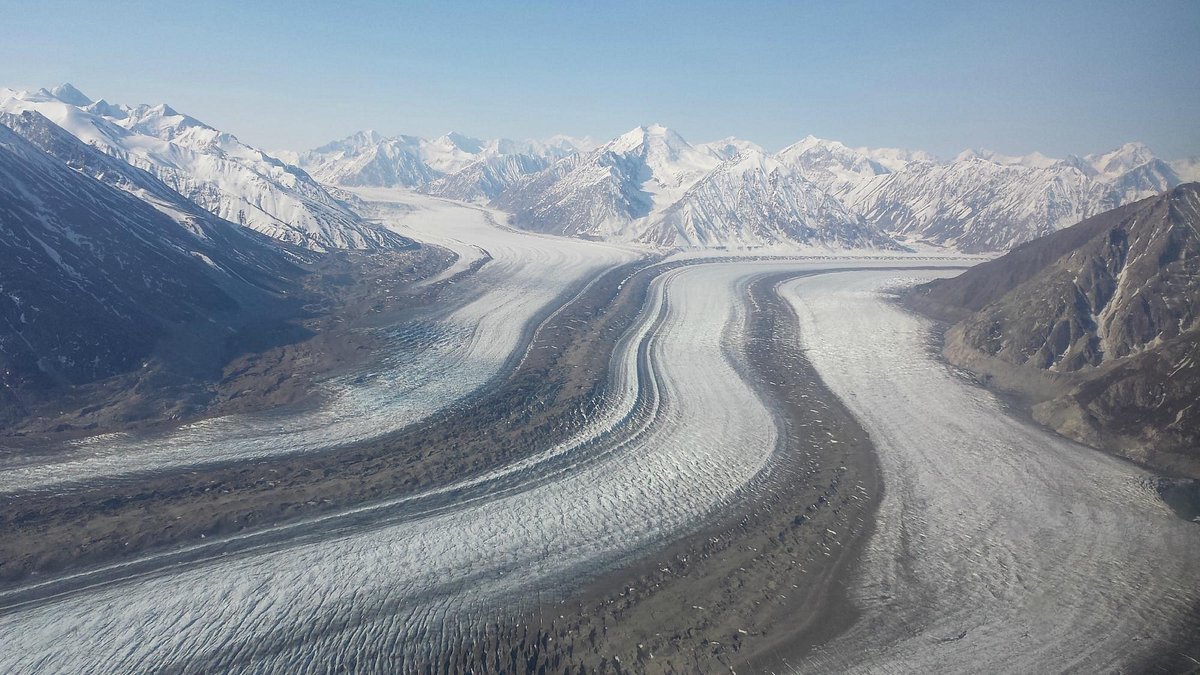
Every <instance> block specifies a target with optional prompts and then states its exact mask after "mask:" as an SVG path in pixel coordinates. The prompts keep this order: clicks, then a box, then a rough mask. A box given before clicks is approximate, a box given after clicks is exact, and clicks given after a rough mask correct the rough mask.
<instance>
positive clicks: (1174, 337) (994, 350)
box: [910, 183, 1200, 470]
mask: <svg viewBox="0 0 1200 675" xmlns="http://www.w3.org/2000/svg"><path fill="white" fill-rule="evenodd" d="M910 302H911V303H912V304H913V305H914V306H915V307H917V308H919V309H923V310H925V311H926V312H928V313H931V314H935V315H938V316H940V317H942V318H950V319H958V320H959V322H958V323H957V324H956V325H955V326H954V327H953V328H952V329H951V330H950V331H949V332H948V333H947V344H946V350H947V355H948V356H950V357H951V358H952V360H958V361H959V362H960V365H966V366H967V367H970V368H972V369H974V370H977V371H978V370H990V371H992V372H988V374H989V375H994V376H999V377H1001V378H1002V379H1004V380H1007V381H1008V382H1010V383H1018V382H1020V380H1021V378H1020V377H1017V376H1015V375H1014V372H1008V373H1005V372H1003V371H1004V370H1005V369H1006V367H1015V368H1017V369H1030V370H1034V371H1038V372H1044V373H1046V374H1047V375H1048V376H1049V379H1050V381H1052V382H1053V383H1054V386H1053V387H1052V388H1051V389H1050V391H1051V393H1049V394H1047V393H1046V391H1047V390H1046V389H1044V388H1043V389H1042V393H1041V394H1039V395H1035V400H1036V399H1042V400H1041V401H1040V402H1039V403H1038V405H1037V406H1036V407H1035V409H1034V412H1035V415H1037V416H1038V417H1039V418H1040V419H1042V420H1043V421H1045V422H1047V423H1050V424H1051V425H1053V426H1055V428H1057V429H1059V430H1060V431H1062V432H1063V433H1067V434H1068V435H1071V436H1074V437H1076V438H1079V439H1081V440H1085V441H1089V442H1092V443H1093V444H1098V445H1103V446H1105V447H1109V448H1112V449H1117V450H1123V451H1124V452H1125V454H1129V455H1131V456H1135V457H1138V458H1142V459H1152V460H1153V461H1156V462H1158V463H1160V464H1170V465H1175V464H1180V462H1182V464H1180V465H1183V464H1187V465H1188V466H1193V465H1194V466H1195V467H1196V468H1200V448H1198V447H1197V445H1198V444H1200V405H1197V403H1196V402H1197V400H1198V399H1200V184H1196V183H1190V184H1186V185H1181V186H1179V187H1177V188H1175V189H1173V190H1171V191H1170V192H1167V193H1164V194H1162V195H1160V196H1158V197H1153V198H1150V199H1146V200H1143V201H1140V202H1137V203H1135V204H1130V205H1128V206H1125V207H1122V208H1119V209H1115V210H1113V211H1109V212H1107V213H1104V214H1101V215H1099V216H1096V217H1094V218H1089V219H1088V220H1085V221H1083V222H1081V223H1079V224H1078V225H1075V226H1073V227H1070V228H1068V229H1066V230H1062V231H1060V232H1057V233H1055V234H1053V235H1050V236H1048V237H1044V238H1042V239H1038V240H1035V241H1033V242H1030V243H1028V244H1026V245H1024V246H1021V247H1018V248H1017V249H1015V250H1013V251H1012V252H1011V253H1009V254H1008V255H1005V256H1003V257H1001V258H998V259H996V260H993V261H990V262H988V263H985V264H982V265H979V266H978V267H975V268H973V269H971V270H968V271H967V272H965V273H963V274H962V275H961V276H959V277H957V278H955V279H947V280H943V281H938V282H934V283H932V284H927V285H925V286H924V287H920V288H918V289H917V290H916V291H915V293H914V295H913V296H912V297H911V298H910ZM981 357H982V358H981ZM1014 386H1016V387H1017V388H1021V385H1019V384H1015V385H1014ZM1172 453H1174V454H1181V455H1183V456H1185V457H1184V458H1183V459H1180V460H1179V462H1174V461H1167V460H1166V459H1164V457H1165V456H1169V455H1171V454H1172ZM1190 470H1191V469H1190Z"/></svg>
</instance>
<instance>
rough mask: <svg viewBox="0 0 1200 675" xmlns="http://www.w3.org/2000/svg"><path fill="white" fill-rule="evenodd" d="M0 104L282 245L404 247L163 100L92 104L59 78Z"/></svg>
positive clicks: (302, 176)
mask: <svg viewBox="0 0 1200 675" xmlns="http://www.w3.org/2000/svg"><path fill="white" fill-rule="evenodd" d="M0 111H4V112H9V113H14V114H19V113H22V112H26V111H36V112H38V113H40V114H42V115H43V116H45V117H46V118H48V119H50V120H51V121H53V122H54V123H55V124H57V125H58V126H60V127H62V128H63V129H65V130H66V131H68V132H69V133H71V134H72V135H74V136H75V137H77V138H78V139H80V140H81V141H83V142H84V143H87V144H89V145H92V146H94V147H96V148H98V149H100V150H102V151H103V152H105V153H107V154H109V155H111V156H113V157H116V158H118V159H120V160H122V161H124V162H127V163H129V164H130V165H132V166H134V167H137V168H139V169H143V170H145V171H147V172H149V173H150V174H152V175H153V176H155V177H156V178H158V179H159V180H161V181H162V182H163V183H166V184H167V185H168V186H169V187H170V188H171V189H172V190H174V191H176V192H178V193H179V194H181V195H183V196H184V197H186V198H187V199H188V200H190V201H192V202H194V203H196V204H198V205H200V206H201V207H203V208H204V209H206V210H207V211H209V212H211V213H213V214H215V215H217V216H219V217H221V218H223V219H225V220H229V221H232V222H235V223H238V224H240V225H244V226H246V227H249V228H251V229H253V230H256V231H258V232H261V233H263V234H266V235H268V236H270V237H273V238H275V239H279V240H282V241H285V242H288V243H290V244H294V245H298V246H303V247H305V248H308V249H311V250H315V251H325V250H329V249H373V248H389V247H402V246H407V245H409V244H410V242H408V240H406V239H404V238H402V237H399V236H397V235H395V234H393V233H391V232H388V231H386V230H383V229H381V228H378V227H376V226H374V225H372V224H371V223H368V222H367V221H365V220H363V219H361V218H360V217H359V216H358V215H356V214H355V213H354V212H352V211H351V210H350V209H349V208H347V207H346V206H345V205H344V204H342V203H341V202H339V201H338V200H337V199H335V198H334V197H332V196H331V195H330V194H329V193H328V192H327V191H326V190H325V189H324V188H323V187H322V186H321V185H320V184H319V183H317V182H316V181H315V180H313V179H312V178H311V177H310V176H309V175H308V174H307V173H305V172H304V171H303V170H301V169H298V168H296V167H294V166H290V165H288V164H285V163H284V162H282V161H280V160H279V159H276V158H275V157H272V156H270V155H268V154H267V153H265V152H263V151H261V150H257V149H255V148H252V147H250V146H248V145H246V144H244V143H242V142H240V141H239V140H238V139H237V138H236V137H234V136H233V135H231V134H228V133H224V132H221V131H219V130H217V129H214V128H212V127H210V126H208V125H206V124H204V123H202V122H200V121H198V120H196V119H195V118H192V117H189V116H187V115H183V114H180V113H178V112H176V111H175V110H173V109H171V108H170V107H169V106H166V105H157V106H148V105H139V106H136V107H129V106H124V105H114V104H111V103H108V102H106V101H103V100H100V101H92V100H91V99H89V98H88V97H87V96H85V95H84V94H82V93H81V92H79V90H78V89H75V88H74V87H72V86H70V85H62V86H60V87H56V88H55V89H54V90H53V91H47V90H45V89H41V90H38V91H35V92H27V91H14V90H11V89H0Z"/></svg>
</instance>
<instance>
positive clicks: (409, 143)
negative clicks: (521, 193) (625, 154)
mask: <svg viewBox="0 0 1200 675" xmlns="http://www.w3.org/2000/svg"><path fill="white" fill-rule="evenodd" d="M580 143H581V142H579V141H575V140H573V139H569V138H566V137H564V136H558V137H555V138H552V139H550V140H549V141H546V142H537V141H525V142H518V141H510V140H507V139H498V140H493V141H481V140H479V139H475V138H470V137H468V136H464V135H463V134H459V133H456V132H450V133H448V134H446V135H444V136H440V137H438V138H435V139H433V140H426V139H424V138H418V137H416V136H395V137H392V138H386V137H384V136H382V135H380V134H378V133H376V132H374V131H362V132H358V133H356V134H354V135H352V136H349V137H347V138H344V139H342V140H340V141H334V142H332V143H328V144H326V145H323V146H321V147H319V148H316V149H313V150H310V151H308V152H305V153H302V154H301V155H299V156H298V162H299V164H300V166H303V167H305V168H307V169H308V170H310V171H311V172H312V174H313V176H314V177H316V178H317V179H318V180H320V181H321V182H323V183H326V184H329V185H342V186H347V187H410V188H417V189H422V190H425V191H428V192H430V193H431V194H437V195H439V196H444V197H450V198H454V199H464V200H472V199H487V198H491V197H494V196H495V195H496V194H499V192H500V191H501V190H503V189H504V188H506V187H508V186H509V185H510V184H512V183H513V182H515V181H516V180H518V179H519V178H521V177H523V176H526V175H528V174H530V173H535V172H537V171H541V170H542V169H544V168H546V167H547V166H548V165H549V164H550V162H552V161H554V160H557V159H560V158H562V157H565V156H567V155H569V154H572V153H574V152H576V151H577V150H578V148H579V147H580Z"/></svg>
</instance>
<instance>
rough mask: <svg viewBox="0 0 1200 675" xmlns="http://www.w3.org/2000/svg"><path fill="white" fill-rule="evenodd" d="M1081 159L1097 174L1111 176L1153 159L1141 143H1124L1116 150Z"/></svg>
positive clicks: (1151, 154) (1148, 150) (1152, 155)
mask: <svg viewBox="0 0 1200 675" xmlns="http://www.w3.org/2000/svg"><path fill="white" fill-rule="evenodd" d="M1083 159H1084V161H1085V162H1087V163H1088V164H1090V165H1091V166H1092V168H1094V169H1095V170H1096V172H1097V173H1100V174H1103V175H1109V176H1113V175H1118V174H1122V173H1126V172H1128V171H1132V170H1133V169H1136V168H1137V167H1139V166H1142V165H1143V164H1146V163H1147V162H1150V161H1153V160H1154V159H1155V157H1154V153H1153V152H1152V151H1151V150H1150V148H1148V147H1146V146H1145V145H1143V144H1142V143H1126V144H1125V145H1122V146H1121V147H1119V148H1117V149H1116V150H1110V151H1109V152H1106V153H1103V154H1095V155H1087V156H1085V157H1084V158H1083Z"/></svg>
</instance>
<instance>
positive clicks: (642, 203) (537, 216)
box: [494, 125, 721, 238]
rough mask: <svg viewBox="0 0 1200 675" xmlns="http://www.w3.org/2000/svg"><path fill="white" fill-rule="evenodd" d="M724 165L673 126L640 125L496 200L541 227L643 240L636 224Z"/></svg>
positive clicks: (517, 217)
mask: <svg viewBox="0 0 1200 675" xmlns="http://www.w3.org/2000/svg"><path fill="white" fill-rule="evenodd" d="M720 163H721V158H720V157H718V156H717V155H716V154H715V153H714V152H712V151H711V150H705V149H699V148H696V147H693V146H692V145H690V144H689V143H688V142H687V141H685V140H684V139H683V138H682V137H680V136H679V134H677V133H675V132H674V131H671V130H670V129H667V128H666V127H663V126H660V125H651V126H648V127H638V128H636V129H634V130H632V131H630V132H629V133H626V134H624V135H622V136H619V137H617V138H616V139H614V140H612V141H610V142H608V143H606V144H605V145H603V146H601V147H599V148H597V149H595V150H593V151H592V152H589V153H587V154H584V155H574V156H571V157H567V158H565V159H562V160H560V161H558V162H556V163H555V164H554V165H552V166H551V167H549V168H548V169H546V170H545V171H543V172H542V173H539V174H536V175H534V176H531V177H529V178H527V179H525V180H523V181H521V182H519V183H517V184H516V185H514V186H513V187H512V188H511V189H509V190H507V191H506V192H504V193H503V194H501V195H500V196H499V197H498V198H497V199H496V201H495V202H494V205H495V206H498V207H499V208H502V209H505V210H507V211H510V212H511V213H513V214H514V218H515V221H516V223H517V224H518V225H519V226H521V227H525V228H527V229H531V230H535V231H539V232H548V233H552V234H565V235H575V236H590V237H604V238H609V237H612V238H635V237H636V235H637V231H636V230H637V228H636V227H634V222H635V221H638V220H640V219H644V218H647V217H648V216H650V215H651V213H653V212H661V211H663V210H665V209H666V208H668V207H670V206H671V205H672V204H673V203H675V202H676V201H678V199H679V198H680V197H682V196H683V194H684V192H686V191H687V189H688V188H690V187H691V186H692V185H693V184H695V183H696V182H697V181H698V180H700V179H701V178H702V177H703V176H704V175H705V174H706V173H708V172H709V171H711V170H713V169H715V168H716V167H717V165H719V164H720Z"/></svg>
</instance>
